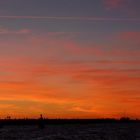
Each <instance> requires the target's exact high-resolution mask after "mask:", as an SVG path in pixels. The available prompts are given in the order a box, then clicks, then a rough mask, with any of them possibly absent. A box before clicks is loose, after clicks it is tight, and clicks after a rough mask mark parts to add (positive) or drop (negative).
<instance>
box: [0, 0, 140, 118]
mask: <svg viewBox="0 0 140 140" xmlns="http://www.w3.org/2000/svg"><path fill="white" fill-rule="evenodd" d="M13 1H15V3H14V4H15V5H14V4H13V3H11V1H9V0H8V1H6V2H4V1H0V118H4V117H6V116H8V115H10V116H11V117H12V118H14V117H17V118H19V117H20V118H21V117H35V118H36V117H39V114H43V115H44V116H45V117H49V118H104V117H114V118H119V117H122V116H128V117H131V118H140V111H139V107H140V48H139V47H140V26H139V24H140V17H139V15H140V14H138V13H139V12H140V11H139V8H138V7H137V5H138V4H137V3H139V2H136V0H134V2H133V6H132V7H131V5H132V0H130V1H129V2H126V1H125V0H124V1H123V2H122V0H113V1H110V0H106V1H105V0H95V1H94V3H93V2H91V1H90V0H86V2H85V1H84V0H81V6H80V7H79V3H78V2H77V1H76V2H74V1H71V3H69V2H68V4H66V3H65V7H64V6H63V4H62V3H59V4H56V3H52V0H51V1H50V0H48V1H47V2H43V1H42V0H40V2H37V1H35V2H33V0H31V1H30V2H29V3H28V4H27V1H26V0H25V1H21V4H22V6H21V4H20V6H21V7H20V9H18V8H17V6H16V5H19V1H17V0H13ZM53 1H55V0H53ZM60 1H61V2H62V1H63V2H64V0H60ZM55 2H56V1H55ZM32 3H34V5H33V4H32ZM91 5H92V6H91ZM44 6H47V8H46V7H44ZM25 9H26V11H25ZM72 9H73V10H72ZM83 9H84V10H83ZM23 14H24V15H23Z"/></svg>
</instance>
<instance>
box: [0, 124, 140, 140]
mask: <svg viewBox="0 0 140 140" xmlns="http://www.w3.org/2000/svg"><path fill="white" fill-rule="evenodd" d="M0 140H140V123H105V124H103V123H101V124H100V123H99V124H98V123H96V124H63V125H61V124H57V125H55V124H54V125H53V124H49V125H46V126H45V128H44V129H39V128H38V126H37V125H7V126H4V127H3V128H0Z"/></svg>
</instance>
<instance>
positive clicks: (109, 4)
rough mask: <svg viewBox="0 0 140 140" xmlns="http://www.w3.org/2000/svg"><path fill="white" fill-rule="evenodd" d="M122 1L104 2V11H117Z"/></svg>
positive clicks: (107, 0)
mask: <svg viewBox="0 0 140 140" xmlns="http://www.w3.org/2000/svg"><path fill="white" fill-rule="evenodd" d="M122 1H123V0H104V4H105V7H106V9H118V8H120V6H121V5H122Z"/></svg>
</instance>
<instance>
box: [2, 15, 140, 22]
mask: <svg viewBox="0 0 140 140" xmlns="http://www.w3.org/2000/svg"><path fill="white" fill-rule="evenodd" d="M0 19H19V20H20V19H30V20H34V21H35V20H43V21H44V20H45V21H46V22H47V21H48V20H49V21H50V20H55V21H56V20H73V21H77V20H79V21H83V20H85V21H107V22H110V21H111V22H112V21H113V22H124V21H125V22H140V19H139V18H109V17H59V16H57V17H55V16H54V17H50V16H2V15H1V16H0Z"/></svg>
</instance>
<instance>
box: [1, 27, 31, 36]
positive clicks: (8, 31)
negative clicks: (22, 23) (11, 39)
mask: <svg viewBox="0 0 140 140" xmlns="http://www.w3.org/2000/svg"><path fill="white" fill-rule="evenodd" d="M29 33H31V30H30V29H20V30H15V29H14V30H13V29H10V28H5V27H2V26H0V34H29Z"/></svg>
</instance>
